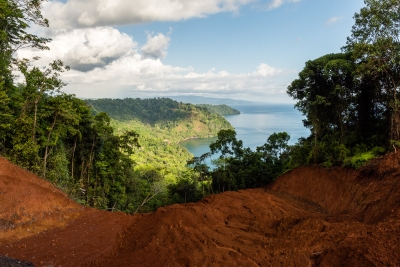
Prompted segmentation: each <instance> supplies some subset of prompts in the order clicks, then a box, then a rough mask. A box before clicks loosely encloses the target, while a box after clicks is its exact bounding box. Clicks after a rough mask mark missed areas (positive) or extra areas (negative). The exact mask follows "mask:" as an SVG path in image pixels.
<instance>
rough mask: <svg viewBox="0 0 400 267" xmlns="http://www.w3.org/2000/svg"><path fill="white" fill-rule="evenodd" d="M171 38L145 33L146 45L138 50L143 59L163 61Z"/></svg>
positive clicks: (160, 34) (159, 34)
mask: <svg viewBox="0 0 400 267" xmlns="http://www.w3.org/2000/svg"><path fill="white" fill-rule="evenodd" d="M170 41H171V38H170V37H169V36H165V35H164V34H162V33H158V34H157V35H155V36H152V34H150V33H147V43H146V44H145V45H144V46H143V47H142V48H141V49H140V51H141V52H142V55H143V57H146V58H147V57H151V58H154V59H163V58H164V57H165V56H166V55H167V48H168V45H169V42H170Z"/></svg>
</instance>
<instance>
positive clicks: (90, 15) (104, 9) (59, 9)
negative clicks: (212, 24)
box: [43, 0, 258, 29]
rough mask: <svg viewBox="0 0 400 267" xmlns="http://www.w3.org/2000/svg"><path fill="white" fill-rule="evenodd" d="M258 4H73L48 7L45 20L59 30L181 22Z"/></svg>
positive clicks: (152, 0)
mask: <svg viewBox="0 0 400 267" xmlns="http://www.w3.org/2000/svg"><path fill="white" fill-rule="evenodd" d="M257 1H258V0H201V1H199V0H135V1H125V0H113V1H110V0H85V1H82V0H69V1H67V2H66V3H62V2H58V1H51V2H48V3H45V4H44V12H43V13H44V16H45V17H46V18H48V19H49V21H50V22H51V26H52V27H53V28H56V29H71V28H76V27H80V28H83V27H95V26H106V25H127V24H136V23H143V22H152V21H179V20H185V19H189V18H194V17H205V16H207V15H211V14H216V13H220V12H237V11H238V10H239V9H240V7H241V6H243V5H246V4H249V3H252V2H257Z"/></svg>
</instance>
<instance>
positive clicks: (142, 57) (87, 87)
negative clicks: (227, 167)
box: [19, 0, 364, 102]
mask: <svg viewBox="0 0 400 267" xmlns="http://www.w3.org/2000/svg"><path fill="white" fill-rule="evenodd" d="M363 6H364V3H363V1H362V0H202V1H199V0H134V1H132V0H113V1H110V0H86V1H80V0H68V1H63V2H55V1H49V2H48V3H45V4H44V6H43V13H44V15H45V17H47V18H48V19H49V21H50V28H49V29H38V28H36V27H34V28H33V30H34V31H35V32H36V33H38V34H40V35H45V36H48V37H51V38H52V39H53V42H52V43H50V44H49V46H50V49H51V50H50V51H47V52H44V53H42V52H40V56H41V60H39V61H38V62H37V64H41V65H46V64H47V63H48V62H49V61H51V60H53V59H55V58H59V59H62V60H63V61H64V62H66V63H67V64H68V65H70V66H71V71H69V72H68V73H66V74H64V75H63V79H64V80H65V81H66V82H67V83H68V85H67V86H66V87H65V89H64V91H66V92H67V93H74V94H76V95H77V96H78V97H89V98H98V97H111V98H123V97H158V96H168V95H182V94H183V95H199V96H208V97H223V98H233V99H243V100H256V101H263V102H291V101H292V100H291V99H290V98H289V97H288V96H286V94H285V91H286V87H287V86H288V84H290V83H291V81H292V80H293V79H295V78H296V77H297V74H298V72H299V71H301V70H302V68H303V66H304V63H305V62H306V61H307V60H311V59H315V58H318V57H320V56H323V55H325V54H328V53H336V52H340V48H341V47H342V46H343V45H345V43H346V37H347V36H349V35H350V31H351V27H352V25H353V23H354V21H353V18H352V17H353V15H354V13H355V12H358V11H359V10H360V8H362V7H363ZM37 54H38V52H37V51H30V50H26V51H21V52H19V56H20V57H32V56H34V55H37Z"/></svg>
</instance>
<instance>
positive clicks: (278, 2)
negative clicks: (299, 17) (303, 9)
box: [267, 0, 301, 10]
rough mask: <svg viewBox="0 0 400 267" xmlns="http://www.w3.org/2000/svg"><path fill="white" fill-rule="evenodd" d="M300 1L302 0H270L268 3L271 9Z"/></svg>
mask: <svg viewBox="0 0 400 267" xmlns="http://www.w3.org/2000/svg"><path fill="white" fill-rule="evenodd" d="M300 1H301V0H270V2H269V3H268V4H267V9H268V10H271V9H275V8H278V7H280V6H282V5H283V4H288V3H297V2H300Z"/></svg>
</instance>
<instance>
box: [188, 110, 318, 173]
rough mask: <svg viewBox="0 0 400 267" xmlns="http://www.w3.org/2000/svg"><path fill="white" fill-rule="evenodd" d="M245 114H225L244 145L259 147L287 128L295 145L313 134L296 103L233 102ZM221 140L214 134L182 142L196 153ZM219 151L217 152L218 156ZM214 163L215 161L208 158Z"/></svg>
mask: <svg viewBox="0 0 400 267" xmlns="http://www.w3.org/2000/svg"><path fill="white" fill-rule="evenodd" d="M231 107H233V108H235V109H237V110H239V111H240V112H241V114H238V115H227V116H225V118H226V119H227V120H228V121H229V122H230V123H231V124H232V126H233V127H234V128H235V131H236V134H237V135H236V138H237V139H238V140H242V141H243V147H249V148H250V149H251V150H253V151H254V150H255V149H256V148H257V146H261V145H263V144H265V142H266V141H267V139H268V137H269V136H270V135H271V134H273V133H274V132H275V133H278V132H287V133H288V134H289V135H290V137H291V138H290V140H289V144H290V145H293V144H295V143H296V142H297V140H298V139H299V138H300V137H307V136H309V135H310V131H309V129H306V128H305V127H304V126H303V122H302V120H303V119H304V117H303V116H302V114H301V113H300V112H299V111H298V110H296V109H295V108H294V107H293V104H261V105H260V104H258V105H231ZM215 140H217V138H216V137H213V138H199V139H191V140H187V141H184V142H182V143H181V145H182V146H183V147H185V148H186V149H187V150H189V151H190V152H191V153H192V154H193V155H194V156H195V157H199V156H201V155H202V154H204V153H207V152H209V151H210V149H209V145H210V144H211V142H213V141H215ZM218 156H219V155H214V156H213V158H217V157H218ZM206 163H207V164H208V165H210V166H211V161H210V160H208V161H207V162H206Z"/></svg>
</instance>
